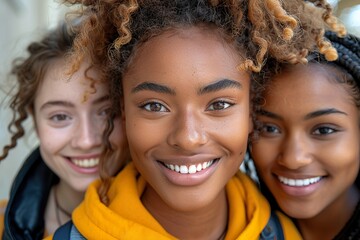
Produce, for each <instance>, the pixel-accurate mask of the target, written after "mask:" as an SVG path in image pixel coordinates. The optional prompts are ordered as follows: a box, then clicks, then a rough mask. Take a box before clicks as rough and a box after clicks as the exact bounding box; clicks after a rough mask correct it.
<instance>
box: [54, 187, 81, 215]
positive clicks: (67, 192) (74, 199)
mask: <svg viewBox="0 0 360 240" xmlns="http://www.w3.org/2000/svg"><path fill="white" fill-rule="evenodd" d="M53 188H54V190H56V197H57V200H58V203H59V205H60V206H61V208H63V209H64V210H65V211H66V212H68V213H71V212H72V211H73V210H74V209H75V208H76V207H77V206H78V205H79V204H80V203H81V201H82V200H83V199H84V194H85V193H84V192H79V191H77V190H75V189H73V188H72V187H71V186H69V185H68V184H67V183H66V182H64V181H62V180H61V181H60V182H59V184H57V185H56V186H54V187H53Z"/></svg>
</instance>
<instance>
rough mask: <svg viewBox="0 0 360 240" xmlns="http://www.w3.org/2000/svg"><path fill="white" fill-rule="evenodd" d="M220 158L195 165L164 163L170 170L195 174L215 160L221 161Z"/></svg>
mask: <svg viewBox="0 0 360 240" xmlns="http://www.w3.org/2000/svg"><path fill="white" fill-rule="evenodd" d="M219 160H220V158H216V159H213V160H210V161H208V162H203V163H198V164H193V165H176V164H167V163H163V162H162V164H163V165H164V166H165V167H166V168H167V169H169V170H171V171H174V172H177V173H180V174H195V173H197V172H200V171H202V170H204V169H207V168H209V167H211V166H212V165H213V164H214V163H215V162H217V161H219Z"/></svg>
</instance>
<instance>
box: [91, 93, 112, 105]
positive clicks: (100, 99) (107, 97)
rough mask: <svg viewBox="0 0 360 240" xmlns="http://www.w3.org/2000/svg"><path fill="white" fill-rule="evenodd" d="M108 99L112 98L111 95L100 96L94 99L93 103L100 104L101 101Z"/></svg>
mask: <svg viewBox="0 0 360 240" xmlns="http://www.w3.org/2000/svg"><path fill="white" fill-rule="evenodd" d="M108 100H110V96H109V95H104V96H102V97H99V98H97V99H95V100H94V101H93V104H99V103H102V102H105V101H108Z"/></svg>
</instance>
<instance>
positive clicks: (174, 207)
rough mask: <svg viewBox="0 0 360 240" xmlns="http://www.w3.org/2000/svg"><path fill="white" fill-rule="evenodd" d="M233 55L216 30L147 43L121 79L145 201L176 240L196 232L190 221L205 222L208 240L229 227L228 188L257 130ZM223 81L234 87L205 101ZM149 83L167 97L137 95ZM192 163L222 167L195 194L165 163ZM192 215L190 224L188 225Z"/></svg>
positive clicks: (151, 93)
mask: <svg viewBox="0 0 360 240" xmlns="http://www.w3.org/2000/svg"><path fill="white" fill-rule="evenodd" d="M234 53H235V50H234V49H233V48H232V47H230V46H229V45H228V44H226V43H225V42H224V41H223V40H222V38H221V36H219V35H218V34H217V33H215V34H214V32H212V30H200V29H198V28H195V27H193V28H190V29H186V30H177V31H176V32H175V33H174V32H171V33H164V34H161V35H160V36H157V37H155V38H153V39H151V40H149V41H148V42H147V43H145V44H144V45H143V46H142V47H141V48H140V50H139V52H137V54H136V57H135V59H134V61H133V62H132V65H131V66H130V69H129V70H128V71H127V72H126V73H125V75H124V78H123V89H124V111H125V123H126V132H127V136H128V141H129V147H130V151H131V155H132V160H133V162H134V164H135V166H136V168H137V169H138V170H139V172H140V173H141V175H142V176H143V177H144V178H145V180H146V181H147V182H148V185H147V188H146V190H145V193H144V195H143V196H142V201H143V203H144V205H145V206H146V207H147V208H148V210H149V211H150V212H151V214H152V215H153V216H155V218H157V220H158V221H159V222H160V223H161V224H162V225H163V226H165V228H166V229H167V230H168V231H169V232H172V233H173V234H174V235H175V236H184V235H181V234H184V232H185V233H186V232H191V230H189V229H186V230H184V229H183V228H181V227H176V226H187V228H190V229H191V226H192V225H191V224H189V222H187V223H186V221H193V220H194V219H196V218H197V219H198V220H199V219H202V218H198V217H199V216H204V215H205V216H206V221H204V222H206V223H207V226H202V227H206V229H209V228H210V229H211V228H212V227H213V229H211V231H209V232H210V233H211V232H212V231H213V232H214V229H215V233H216V231H217V232H220V233H221V231H223V229H224V227H225V226H224V224H226V222H227V221H226V219H227V203H226V194H225V191H224V187H225V185H226V183H227V182H228V180H229V179H230V178H231V177H232V176H233V175H234V174H235V173H236V171H237V170H238V169H239V166H240V164H241V162H242V161H243V157H244V152H245V151H246V144H247V136H248V133H249V131H250V130H251V121H250V113H249V88H250V87H249V84H250V80H249V75H248V74H246V73H244V72H239V71H238V70H237V69H236V67H237V66H238V65H239V63H241V61H242V60H241V59H240V58H239V57H238V56H236V55H235V54H234ZM223 79H229V80H231V81H229V82H232V83H233V85H232V86H227V87H224V88H222V89H218V90H213V91H210V92H206V90H204V91H203V92H206V93H202V94H201V93H200V92H201V91H200V89H205V88H204V87H205V86H209V85H211V84H214V83H216V82H218V81H220V80H223ZM149 82H151V83H152V84H154V85H156V86H157V88H158V89H160V87H159V86H161V87H162V89H164V88H166V89H168V90H167V92H159V90H157V91H156V90H151V89H146V90H144V89H142V90H139V89H138V90H136V91H134V88H135V89H136V87H137V86H139V85H141V84H144V83H149ZM148 85H149V84H148ZM230 85H231V84H230ZM214 108H216V109H217V110H215V111H214ZM208 156H211V157H208ZM189 157H195V158H197V159H201V158H203V159H207V160H212V158H219V159H220V160H219V161H218V163H217V165H216V169H215V171H214V173H213V174H211V176H210V177H209V178H208V179H206V181H203V182H201V183H200V184H197V185H195V186H182V185H181V184H180V185H179V184H175V183H174V182H172V181H170V180H169V179H168V178H167V177H166V176H165V175H164V174H163V171H164V169H163V168H164V166H163V165H162V164H161V163H159V160H161V161H165V162H166V161H168V160H169V159H170V158H171V159H172V161H179V160H178V159H180V158H189ZM183 164H186V162H185V163H183ZM189 213H191V215H190V216H191V218H186V217H185V218H184V216H186V215H187V216H189ZM169 216H171V217H169ZM190 219H191V220H190ZM181 221H183V222H182V223H181ZM195 222H196V221H195ZM199 222H200V221H199ZM174 223H176V224H174ZM179 223H181V224H179ZM184 223H186V224H184ZM172 224H174V225H172ZM209 226H210V227H209ZM197 227H199V224H197V225H194V229H193V230H195V231H199V232H200V231H202V234H201V235H202V236H203V235H204V231H205V230H204V229H205V228H200V227H199V228H198V229H196V228H197ZM199 229H200V230H199ZM182 230H184V231H182ZM207 231H208V230H206V232H207ZM216 234H217V233H216ZM216 234H214V236H219V235H220V234H218V235H216ZM201 235H200V236H201Z"/></svg>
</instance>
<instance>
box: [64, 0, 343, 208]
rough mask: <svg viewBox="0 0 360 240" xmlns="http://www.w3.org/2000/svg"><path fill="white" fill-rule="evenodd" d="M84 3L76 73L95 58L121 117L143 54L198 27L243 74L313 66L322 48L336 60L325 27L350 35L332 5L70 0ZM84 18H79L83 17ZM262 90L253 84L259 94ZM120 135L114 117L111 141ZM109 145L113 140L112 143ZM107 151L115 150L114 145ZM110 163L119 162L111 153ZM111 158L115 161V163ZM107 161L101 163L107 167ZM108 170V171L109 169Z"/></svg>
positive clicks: (292, 0)
mask: <svg viewBox="0 0 360 240" xmlns="http://www.w3.org/2000/svg"><path fill="white" fill-rule="evenodd" d="M63 2H66V3H68V4H80V6H81V8H80V10H77V11H75V12H74V13H77V14H80V15H81V16H82V17H83V18H84V21H83V22H82V26H81V30H80V33H79V36H78V37H77V38H76V39H75V42H74V51H73V55H72V63H73V65H72V69H71V71H75V70H76V69H77V68H79V66H80V63H81V61H82V59H83V58H84V57H85V56H86V57H90V59H91V60H92V64H93V66H96V67H98V68H99V69H102V70H103V73H104V74H105V76H106V78H107V79H108V81H109V84H110V99H111V100H112V104H113V107H112V110H113V113H112V115H113V116H116V115H117V114H119V113H120V112H121V110H120V106H121V104H120V102H119V101H121V99H122V89H121V88H122V84H121V82H122V76H123V73H124V71H126V69H127V67H128V65H129V64H130V63H131V60H132V59H133V57H134V54H136V49H137V48H139V47H140V46H141V44H143V43H144V42H146V41H147V40H149V39H150V38H152V37H154V36H157V35H159V34H161V33H163V32H165V31H169V30H174V29H179V28H187V27H191V26H198V27H207V28H216V29H219V32H221V34H222V36H223V37H224V39H225V40H227V41H228V42H232V43H233V44H234V45H235V46H236V49H238V50H239V51H238V52H239V54H241V55H242V57H244V58H245V60H244V61H243V63H241V64H240V65H239V69H243V70H248V71H252V72H259V71H260V70H261V68H262V66H263V64H264V62H265V60H266V59H267V58H268V57H269V56H270V57H273V58H274V59H276V60H278V61H280V62H290V63H298V62H306V61H307V59H306V56H307V54H308V52H309V51H313V50H315V49H318V50H319V52H321V53H323V54H324V55H325V57H326V58H327V59H329V60H334V59H336V58H337V54H336V50H335V49H334V48H333V47H332V46H331V44H330V43H329V42H328V41H327V40H326V39H325V38H324V36H323V35H324V32H325V28H329V29H331V30H333V31H334V32H336V33H337V34H338V35H344V34H345V29H344V27H343V26H342V25H341V24H338V23H337V19H336V18H335V17H334V16H333V15H332V10H331V7H330V6H329V5H328V4H327V3H326V1H315V0H311V1H303V0H287V1H280V0H247V1H244V0H223V1H220V0H197V1H195V0H63ZM76 16H77V15H76ZM259 87H260V86H259V85H258V84H257V82H256V81H252V86H251V92H252V93H256V92H257V91H258V88H259ZM111 129H112V122H111V119H110V120H109V122H108V124H107V128H106V133H105V136H109V134H110V132H111ZM105 140H106V137H105ZM106 141H107V145H109V144H108V140H106ZM104 156H105V157H106V158H110V160H112V158H114V157H115V154H112V152H111V149H110V148H105V153H104ZM107 160H109V159H107ZM102 162H103V161H100V165H101V164H102ZM101 169H102V168H101ZM108 176H109V175H108V174H107V173H106V172H104V171H102V170H100V177H101V179H102V180H103V184H102V185H101V187H100V189H99V195H100V197H101V200H102V201H103V202H104V203H107V201H108V199H107V196H106V193H107V189H108V187H109V183H110V180H109V179H108Z"/></svg>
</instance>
